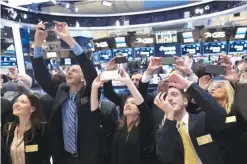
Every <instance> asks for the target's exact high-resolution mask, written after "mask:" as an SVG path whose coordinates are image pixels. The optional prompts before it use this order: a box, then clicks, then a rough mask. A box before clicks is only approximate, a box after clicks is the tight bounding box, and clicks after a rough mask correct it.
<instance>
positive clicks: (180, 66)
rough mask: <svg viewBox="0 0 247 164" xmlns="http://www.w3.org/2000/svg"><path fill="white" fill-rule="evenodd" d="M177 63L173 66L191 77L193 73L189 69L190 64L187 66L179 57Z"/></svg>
mask: <svg viewBox="0 0 247 164" xmlns="http://www.w3.org/2000/svg"><path fill="white" fill-rule="evenodd" d="M175 59H176V62H175V64H173V66H174V67H175V68H176V69H177V70H179V71H181V72H183V73H184V74H185V75H190V74H191V73H193V71H192V69H191V68H190V67H189V65H188V64H186V62H185V60H184V59H182V58H179V57H175Z"/></svg>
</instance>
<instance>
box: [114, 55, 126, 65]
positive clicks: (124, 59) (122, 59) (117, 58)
mask: <svg viewBox="0 0 247 164" xmlns="http://www.w3.org/2000/svg"><path fill="white" fill-rule="evenodd" d="M127 62H128V59H127V57H125V56H123V57H116V58H115V63H117V64H121V63H127Z"/></svg>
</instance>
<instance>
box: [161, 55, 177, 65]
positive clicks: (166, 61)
mask: <svg viewBox="0 0 247 164" xmlns="http://www.w3.org/2000/svg"><path fill="white" fill-rule="evenodd" d="M174 63H175V58H174V57H164V58H162V59H161V65H170V64H174Z"/></svg>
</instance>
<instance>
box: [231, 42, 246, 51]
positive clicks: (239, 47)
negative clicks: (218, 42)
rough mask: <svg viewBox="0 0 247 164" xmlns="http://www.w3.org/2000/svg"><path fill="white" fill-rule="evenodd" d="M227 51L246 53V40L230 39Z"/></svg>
mask: <svg viewBox="0 0 247 164" xmlns="http://www.w3.org/2000/svg"><path fill="white" fill-rule="evenodd" d="M228 53H229V54H234V53H247V40H235V41H230V42H229V51H228Z"/></svg>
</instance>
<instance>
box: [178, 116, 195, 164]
mask: <svg viewBox="0 0 247 164" xmlns="http://www.w3.org/2000/svg"><path fill="white" fill-rule="evenodd" d="M179 134H180V136H181V138H182V141H183V147H184V164H197V158H196V154H195V152H194V150H193V144H192V142H191V140H190V138H189V135H188V134H187V132H186V130H185V128H184V126H183V122H182V121H180V122H179Z"/></svg>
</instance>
